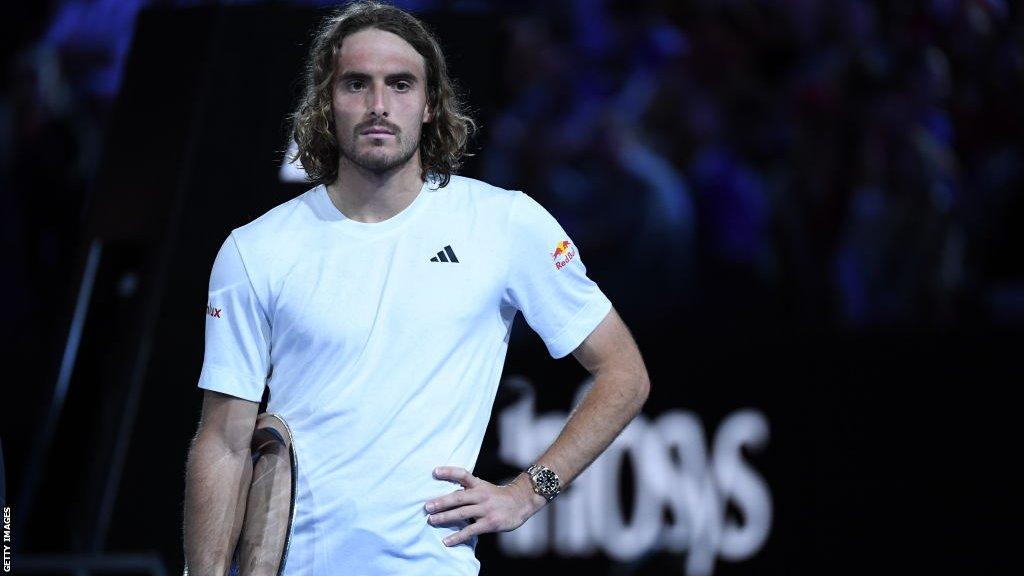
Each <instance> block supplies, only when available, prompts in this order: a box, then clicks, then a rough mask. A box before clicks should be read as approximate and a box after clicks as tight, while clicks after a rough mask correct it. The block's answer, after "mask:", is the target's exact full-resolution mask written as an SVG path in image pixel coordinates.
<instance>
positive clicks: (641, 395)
mask: <svg viewBox="0 0 1024 576" xmlns="http://www.w3.org/2000/svg"><path fill="white" fill-rule="evenodd" d="M634 381H635V382H636V384H635V388H636V404H637V406H636V413H637V414H640V412H641V411H642V410H643V408H644V405H646V404H647V398H648V397H650V395H651V379H650V377H648V375H647V369H646V368H645V367H644V366H643V365H641V366H640V370H639V371H638V372H637V374H636V377H635V379H634Z"/></svg>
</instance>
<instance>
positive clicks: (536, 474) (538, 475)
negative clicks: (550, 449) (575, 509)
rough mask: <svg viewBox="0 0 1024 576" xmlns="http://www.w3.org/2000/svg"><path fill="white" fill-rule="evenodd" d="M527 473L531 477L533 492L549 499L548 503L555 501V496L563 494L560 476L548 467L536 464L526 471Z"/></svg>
mask: <svg viewBox="0 0 1024 576" xmlns="http://www.w3.org/2000/svg"><path fill="white" fill-rule="evenodd" d="M526 473H527V474H529V475H530V483H531V484H533V491H534V492H536V493H537V494H540V495H541V496H543V497H545V498H547V500H548V502H551V501H552V500H554V499H555V496H558V493H559V492H561V486H560V485H559V482H558V474H555V473H554V472H553V471H552V470H551V469H550V468H548V467H547V466H541V465H540V464H534V465H533V466H530V467H529V468H527V469H526Z"/></svg>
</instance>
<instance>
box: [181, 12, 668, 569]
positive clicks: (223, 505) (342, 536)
mask: <svg viewBox="0 0 1024 576" xmlns="http://www.w3.org/2000/svg"><path fill="white" fill-rule="evenodd" d="M306 82H307V91H306V96H305V99H304V101H303V102H302V103H301V104H300V106H299V108H298V111H297V112H296V114H295V115H294V136H295V140H296V142H297V144H298V148H299V159H300V160H301V161H302V164H303V166H304V168H305V169H306V171H307V173H308V174H309V175H310V179H311V180H312V181H313V182H315V183H316V184H317V185H316V186H315V187H313V188H311V189H310V190H308V191H307V192H305V193H303V194H301V195H300V196H298V197H297V198H294V199H292V200H290V201H288V202H285V203H283V204H281V205H279V206H277V207H275V208H273V209H272V210H270V211H268V212H267V213H266V214H264V215H263V216H261V217H259V218H257V219H256V220H254V221H252V222H250V223H248V224H246V225H244V226H241V227H239V228H236V229H234V230H233V231H232V232H231V234H230V235H229V236H228V238H227V240H226V241H225V242H224V244H223V246H222V247H221V249H220V252H219V253H218V254H217V258H216V260H215V262H214V265H213V270H212V273H211V278H210V292H209V304H208V310H207V311H208V314H207V317H206V322H207V325H206V354H205V357H204V361H203V369H202V373H201V375H200V381H199V386H200V387H201V388H204V389H205V390H206V392H205V394H206V396H205V398H204V403H203V414H202V419H201V422H200V425H199V431H198V433H197V435H196V439H195V441H194V444H193V447H192V449H191V451H190V454H189V461H188V464H187V480H186V497H185V500H186V501H185V553H186V561H187V564H188V567H189V571H190V573H191V574H192V575H193V576H199V575H205V574H218V575H219V574H223V573H224V571H225V569H226V567H227V566H228V564H229V563H230V555H231V553H232V547H233V545H234V544H233V543H234V542H235V541H236V540H237V538H238V533H239V530H240V526H241V522H242V520H241V519H242V518H243V516H244V506H245V499H244V496H245V492H246V489H247V487H248V485H249V482H250V479H251V476H252V461H251V460H250V457H249V444H250V438H251V435H252V428H253V424H254V422H255V419H256V416H257V409H258V405H259V402H260V399H261V396H262V394H263V391H264V387H265V386H269V390H270V400H269V405H268V411H269V412H273V413H275V414H276V415H278V416H280V417H281V418H282V419H283V421H285V422H287V424H288V427H289V429H290V431H291V434H292V437H291V439H290V440H291V442H292V448H293V449H294V455H295V461H296V467H297V470H296V474H295V478H296V483H297V486H296V487H295V488H296V503H295V507H294V520H293V523H292V525H291V534H290V538H289V544H288V546H289V547H288V552H287V558H286V563H285V567H284V573H286V574H317V575H319V574H477V573H478V571H479V566H480V564H479V562H478V561H477V559H476V557H475V554H474V551H475V547H476V542H477V537H478V536H479V535H480V534H483V533H487V532H499V531H509V530H513V529H515V528H517V527H518V526H520V525H522V524H523V522H525V521H526V520H527V519H528V518H530V517H531V516H532V515H533V514H535V513H536V512H537V511H538V510H539V509H541V508H542V507H543V506H544V505H545V504H547V503H548V502H549V501H550V498H553V497H554V496H555V495H556V494H557V492H558V490H559V489H564V487H565V486H566V485H567V484H569V483H570V482H572V480H573V479H574V478H576V477H577V476H578V475H579V474H580V472H582V471H583V470H584V469H585V468H586V467H587V466H588V465H589V464H590V463H591V462H593V460H594V459H595V458H596V457H597V456H598V454H600V453H601V451H603V450H604V449H605V448H606V447H607V446H608V445H609V444H610V443H611V442H612V440H613V439H614V438H615V436H616V435H618V434H619V432H621V430H622V429H623V428H624V427H625V426H626V424H627V423H628V422H629V421H630V420H631V419H632V418H633V417H634V416H635V415H636V414H637V413H638V412H639V410H640V408H641V407H642V405H643V403H644V401H645V400H646V398H647V394H648V388H649V384H648V378H647V372H646V369H645V367H644V364H643V361H642V360H641V357H640V354H639V352H638V350H637V348H636V345H635V343H634V341H633V339H632V338H631V336H630V334H629V331H628V330H627V328H626V327H625V326H624V324H623V323H622V320H621V319H620V318H619V316H618V314H617V313H616V312H615V310H614V309H613V308H612V305H611V303H610V302H609V301H608V299H607V298H606V297H605V295H604V294H603V293H602V292H601V290H600V289H599V288H598V287H597V285H596V284H594V283H593V282H592V281H591V280H590V279H588V278H587V276H586V269H585V267H584V266H583V263H582V260H581V257H580V254H579V251H578V248H577V247H576V246H575V245H574V244H573V243H572V241H571V240H570V239H569V237H568V235H566V233H565V231H564V230H563V229H562V228H561V226H559V224H558V223H557V222H556V221H555V219H554V218H552V217H551V215H550V214H549V213H548V212H547V211H546V210H544V208H542V207H541V206H540V205H539V204H538V203H536V202H535V201H534V200H532V199H531V198H530V197H529V196H527V195H526V194H523V193H522V192H517V191H508V190H503V189H501V188H496V187H493V186H490V185H487V184H485V183H483V182H480V181H478V180H473V179H470V178H464V177H460V176H456V175H453V172H454V170H455V169H456V168H457V167H458V165H459V160H460V158H461V157H462V155H463V153H464V150H465V145H466V141H467V137H468V135H469V132H470V131H471V130H472V128H473V124H472V121H471V120H470V119H469V118H468V117H467V116H466V115H465V114H464V113H463V112H462V111H461V105H460V103H459V101H458V100H457V99H456V97H455V95H454V92H453V90H452V88H451V83H450V81H449V79H448V77H447V71H446V67H445V63H444V59H443V56H442V54H441V50H440V48H439V45H438V43H437V41H436V40H435V39H434V38H433V37H432V36H431V35H430V33H429V32H428V31H427V30H426V29H425V28H424V27H423V25H422V24H421V23H420V22H419V21H418V20H416V19H415V18H413V17H412V16H410V15H409V14H407V13H405V12H403V11H401V10H398V9H396V8H393V7H389V6H381V5H378V4H374V3H357V4H352V5H349V6H348V7H347V8H346V9H344V10H343V11H342V12H340V13H338V14H336V15H334V16H332V17H330V18H329V19H327V20H326V22H325V23H324V25H323V27H322V28H321V30H320V32H319V34H318V36H317V38H316V40H315V42H314V46H313V48H312V50H311V57H310V65H309V69H308V71H307V78H306ZM517 311H522V312H523V314H524V316H525V317H526V320H527V322H528V323H529V325H530V326H531V328H533V330H535V331H536V332H537V333H538V334H539V335H540V336H541V338H542V339H543V340H544V342H545V344H546V346H547V349H548V351H549V353H550V354H551V355H552V356H553V357H555V358H561V357H563V356H565V355H567V354H568V353H569V352H572V353H573V355H574V356H575V357H576V359H577V360H578V361H579V362H580V363H581V364H582V365H583V366H584V367H585V368H586V369H587V370H588V371H590V372H591V373H592V374H593V375H594V376H595V382H594V385H593V387H592V389H591V391H590V392H589V394H588V395H587V397H586V398H585V400H584V401H583V402H582V403H581V404H580V406H579V407H578V408H577V409H576V410H575V411H574V412H573V414H572V415H571V417H570V419H569V421H568V422H567V424H566V426H565V428H564V430H563V431H562V433H561V435H560V436H559V437H558V439H557V440H556V441H555V442H554V443H553V444H552V445H551V447H550V448H549V449H548V450H547V451H546V452H545V453H544V454H540V455H538V458H537V460H536V466H534V467H531V470H530V473H527V472H526V471H524V472H523V473H521V474H520V475H519V476H518V477H517V478H515V480H514V481H512V482H511V483H509V484H507V485H501V486H499V485H495V484H492V483H490V482H488V481H487V480H484V479H482V478H478V477H476V476H473V475H472V473H471V472H470V471H471V470H472V469H473V467H474V465H475V463H476V459H477V456H478V454H479V450H480V445H481V442H482V441H483V436H484V432H485V430H486V427H487V422H488V419H489V417H490V412H491V408H492V405H493V401H494V397H495V394H496V391H497V386H498V381H499V377H500V375H501V371H502V367H503V363H504V359H505V353H506V351H507V347H508V336H509V331H510V329H511V327H512V321H513V319H514V317H515V314H516V312H517ZM451 483H457V484H459V485H461V488H460V489H458V490H454V491H453V490H452V484H451Z"/></svg>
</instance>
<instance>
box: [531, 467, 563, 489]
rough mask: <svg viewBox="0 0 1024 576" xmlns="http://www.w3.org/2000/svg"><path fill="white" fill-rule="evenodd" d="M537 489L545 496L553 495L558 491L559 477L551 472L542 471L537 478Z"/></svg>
mask: <svg viewBox="0 0 1024 576" xmlns="http://www.w3.org/2000/svg"><path fill="white" fill-rule="evenodd" d="M535 478H536V482H537V489H538V490H540V491H541V492H543V493H544V494H553V493H554V492H555V491H556V490H558V476H556V475H555V473H554V472H552V471H551V470H541V471H539V472H537V475H536V476H535Z"/></svg>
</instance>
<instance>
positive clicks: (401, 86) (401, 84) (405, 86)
mask: <svg viewBox="0 0 1024 576" xmlns="http://www.w3.org/2000/svg"><path fill="white" fill-rule="evenodd" d="M392 86H394V87H395V90H396V91H398V92H406V91H408V90H409V89H410V88H412V84H409V83H408V82H406V81H405V80H399V81H398V82H395V83H394V84H392Z"/></svg>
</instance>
